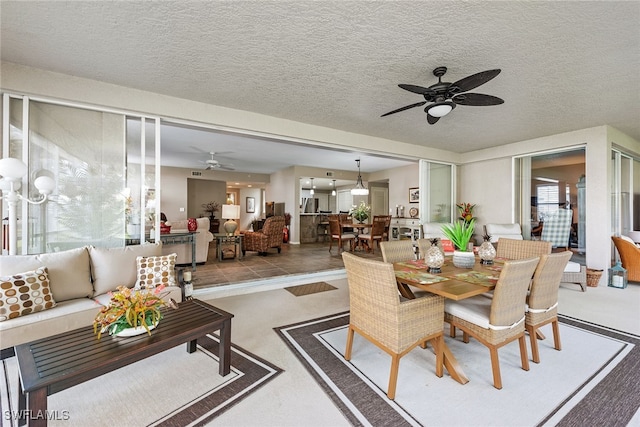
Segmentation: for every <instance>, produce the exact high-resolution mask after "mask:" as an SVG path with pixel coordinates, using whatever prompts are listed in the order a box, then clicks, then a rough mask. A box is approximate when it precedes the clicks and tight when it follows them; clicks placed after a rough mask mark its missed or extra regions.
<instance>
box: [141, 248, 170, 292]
mask: <svg viewBox="0 0 640 427" xmlns="http://www.w3.org/2000/svg"><path fill="white" fill-rule="evenodd" d="M176 258H177V255H176V254H169V255H162V256H149V257H143V256H139V257H138V258H137V259H136V263H137V265H138V281H137V283H136V287H140V288H147V289H152V288H155V287H156V286H160V285H165V286H176V276H175V269H176Z"/></svg>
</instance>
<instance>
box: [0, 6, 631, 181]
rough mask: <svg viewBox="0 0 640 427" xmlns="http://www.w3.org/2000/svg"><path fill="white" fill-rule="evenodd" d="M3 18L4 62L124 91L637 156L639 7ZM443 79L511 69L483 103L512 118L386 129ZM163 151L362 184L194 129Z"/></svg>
mask: <svg viewBox="0 0 640 427" xmlns="http://www.w3.org/2000/svg"><path fill="white" fill-rule="evenodd" d="M0 7H1V33H0V36H1V40H2V44H1V45H0V49H1V59H2V60H3V61H9V62H15V63H18V64H24V65H28V66H33V67H37V68H43V69H48V70H52V71H56V72H60V73H64V74H70V75H74V76H80V77H86V78H90V79H96V80H101V81H105V82H109V83H114V84H117V85H122V86H126V87H132V88H138V89H142V90H148V91H152V92H157V93H163V94H167V95H172V96H176V97H180V98H186V99H191V100H196V101H201V102H205V103H210V104H215V105H220V106H225V107H230V108H234V109H239V110H247V111H253V112H258V113H261V114H266V115H270V116H274V117H280V118H286V119H289V120H294V121H299V122H304V123H310V124H314V125H319V126H326V127H330V128H336V129H341V130H344V131H349V132H355V133H360V134H366V135H373V136H376V137H382V138H388V139H390V140H396V141H402V142H406V143H411V144H416V145H423V146H429V147H434V148H439V149H444V150H449V151H453V152H460V153H461V152H467V151H472V150H478V149H482V148H486V147H493V146H499V145H502V144H506V143H510V142H516V141H522V140H528V139H532V138H537V137H541V136H546V135H553V134H558V133H562V132H567V131H573V130H577V129H583V128H589V127H594V126H600V125H611V126H613V127H615V128H617V129H619V130H620V131H622V132H624V133H625V134H627V135H629V136H631V137H633V138H635V139H636V140H639V141H640V72H639V70H640V25H639V22H640V2H639V1H623V2H613V1H602V2H597V1H596V2H583V1H572V2H568V1H553V2H521V1H517V2H516V1H478V2H460V1H442V2H441V1H262V0H261V1H225V2H222V1H167V2H146V1H145V2H143V1H123V2H107V1H84V2H75V1H73V2H68V1H53V2H51V1H50V2H47V1H38V2H35V1H6V0H3V1H2V2H1V5H0ZM438 66H446V67H448V70H449V71H448V72H447V74H446V75H445V78H444V80H445V81H450V82H453V81H457V80H459V79H461V78H463V77H466V76H468V75H471V74H474V73H477V72H480V71H484V70H488V69H493V68H500V69H501V70H502V72H501V73H500V74H499V75H498V76H497V77H496V78H495V79H493V80H491V81H490V82H488V83H486V84H484V85H482V86H480V87H479V88H477V89H474V90H472V92H479V93H486V94H490V95H494V96H498V97H500V98H502V99H504V100H505V103H504V104H502V105H499V106H491V107H470V106H462V105H461V106H459V107H458V108H456V109H455V110H454V111H453V112H451V113H450V114H449V115H448V116H446V117H444V118H442V119H440V121H439V122H438V123H436V124H435V125H429V124H427V122H426V114H425V113H424V112H423V108H414V109H410V110H407V111H404V112H400V113H397V114H393V115H390V116H387V117H383V118H381V117H380V115H381V114H383V113H386V112H388V111H391V110H394V109H396V108H399V107H402V106H405V105H408V104H413V103H416V102H419V101H421V100H423V98H422V97H421V96H420V95H417V94H414V93H411V92H407V91H405V90H402V89H400V88H398V86H397V85H398V84H399V83H406V84H414V85H419V86H430V85H431V84H433V83H435V82H436V81H437V79H436V78H435V77H434V76H433V74H432V70H433V69H434V68H435V67H438ZM163 139H165V145H163V154H166V158H167V159H173V160H172V161H173V162H174V165H175V166H180V165H181V166H184V167H196V166H198V165H200V166H202V163H199V160H200V159H202V158H206V157H208V155H207V154H203V152H204V153H206V152H208V151H216V152H230V153H227V154H225V155H224V156H223V157H224V158H223V159H222V161H223V162H224V163H233V164H234V165H235V167H236V169H237V170H243V171H249V170H253V171H254V172H255V173H258V172H260V171H262V170H265V171H266V170H268V169H269V168H271V169H273V168H280V167H281V166H285V167H286V166H288V165H289V164H309V165H313V166H319V167H325V168H328V169H334V168H335V169H346V170H350V169H355V161H354V160H355V159H356V158H358V157H363V153H349V154H348V155H341V156H336V155H335V151H333V152H332V151H327V150H318V151H309V149H308V148H305V149H304V150H302V151H298V150H299V149H300V147H296V146H287V147H285V149H284V150H282V147H281V146H272V145H271V142H269V141H265V140H253V141H249V140H248V139H247V138H241V137H239V136H233V135H216V134H213V133H211V132H206V133H203V132H195V131H193V132H186V130H185V129H182V128H174V129H163ZM172 150H174V151H175V152H176V155H175V156H173V155H171V151H172ZM165 151H166V153H165ZM245 160H246V161H247V164H243V163H242V162H243V161H245ZM375 161H376V159H375V158H374V159H371V160H370V161H369V159H365V158H364V157H363V161H362V168H363V171H374V170H378V169H377V168H380V169H385V168H388V167H393V166H395V163H392V162H390V161H389V160H384V159H383V161H380V162H379V163H380V166H378V165H374V162H375ZM304 162H306V163H304ZM341 162H342V163H341ZM187 163H188V164H187ZM276 163H277V164H276ZM399 164H402V163H399ZM390 165H391V166H390ZM260 168H262V169H260Z"/></svg>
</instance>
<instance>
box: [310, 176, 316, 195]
mask: <svg viewBox="0 0 640 427" xmlns="http://www.w3.org/2000/svg"><path fill="white" fill-rule="evenodd" d="M309 194H311V195H312V196H313V195H314V194H315V191H314V190H313V178H311V190H309Z"/></svg>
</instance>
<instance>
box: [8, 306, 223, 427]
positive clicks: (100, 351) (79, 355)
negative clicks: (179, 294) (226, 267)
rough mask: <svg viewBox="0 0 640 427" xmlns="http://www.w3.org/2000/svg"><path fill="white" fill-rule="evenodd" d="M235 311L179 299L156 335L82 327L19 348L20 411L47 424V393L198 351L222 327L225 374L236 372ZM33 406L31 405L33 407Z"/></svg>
mask: <svg viewBox="0 0 640 427" xmlns="http://www.w3.org/2000/svg"><path fill="white" fill-rule="evenodd" d="M232 317H233V315H232V314H230V313H227V312H225V311H223V310H220V309H218V308H216V307H213V306H211V305H209V304H207V303H205V302H202V301H199V300H189V301H185V302H182V303H180V304H179V308H178V309H177V310H173V309H163V319H162V320H161V321H160V324H159V325H158V327H157V328H156V329H154V330H153V331H151V336H149V335H148V334H146V333H145V334H142V335H138V336H135V337H129V338H118V337H112V336H109V335H106V334H105V335H103V336H102V338H101V339H100V340H98V339H97V337H96V335H94V333H93V327H92V326H90V327H86V328H80V329H76V330H73V331H69V332H66V333H63V334H59V335H54V336H52V337H48V338H43V339H40V340H37V341H33V342H30V343H28V344H21V345H18V346H16V347H15V353H16V357H17V359H18V368H19V371H20V379H19V384H18V387H19V390H18V392H19V395H20V402H19V408H18V409H19V411H20V414H23V415H24V416H23V417H22V419H21V420H20V425H23V424H25V423H26V421H27V419H28V418H30V419H29V421H30V422H29V425H30V426H46V425H47V417H46V416H42V414H47V412H46V411H47V396H49V395H51V394H54V393H57V392H59V391H62V390H64V389H66V388H69V387H72V386H74V385H78V384H80V383H82V382H84V381H88V380H90V379H92V378H96V377H98V376H100V375H103V374H106V373H109V372H111V371H113V370H115V369H118V368H121V367H123V366H126V365H129V364H131V363H134V362H137V361H139V360H142V359H145V358H147V357H149V356H153V355H154V354H157V353H160V352H162V351H165V350H168V349H170V348H173V347H175V346H177V345H180V344H183V343H187V351H188V352H189V353H193V352H194V351H196V344H197V339H198V338H199V337H202V336H204V335H206V334H208V333H211V332H214V331H217V330H219V331H220V350H219V353H218V356H219V359H220V360H219V373H220V375H222V376H225V375H227V374H228V373H229V372H230V358H231V318H232ZM27 405H28V406H27Z"/></svg>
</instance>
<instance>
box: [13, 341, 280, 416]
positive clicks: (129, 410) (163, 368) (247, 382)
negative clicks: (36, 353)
mask: <svg viewBox="0 0 640 427" xmlns="http://www.w3.org/2000/svg"><path fill="white" fill-rule="evenodd" d="M231 350H232V351H231V373H230V374H228V375H226V376H224V377H221V376H220V375H219V374H218V357H217V354H218V339H217V337H216V336H214V335H207V336H206V337H202V338H199V339H198V347H197V351H196V352H194V353H191V354H189V353H187V351H186V344H185V345H180V346H178V347H175V348H173V349H170V350H167V351H164V352H162V353H159V354H157V355H155V356H152V357H149V358H147V359H144V360H142V361H140V362H136V363H134V364H131V365H128V366H126V367H124V368H121V369H118V370H115V371H113V372H110V373H108V374H106V375H103V376H101V377H98V378H95V379H93V380H90V381H87V382H85V383H82V384H80V385H77V386H75V387H71V388H69V389H66V390H63V391H61V392H59V393H55V394H53V395H51V396H49V398H48V400H47V409H48V412H47V414H46V415H47V416H48V417H49V425H50V426H65V427H67V426H68V427H71V426H83V427H93V426H202V425H206V424H207V423H208V422H211V420H213V419H214V418H215V417H217V416H218V415H219V414H221V413H223V412H224V411H226V410H227V409H229V408H230V407H232V406H233V405H235V404H236V403H238V402H240V401H241V400H242V399H243V398H245V397H246V396H248V395H249V394H251V393H252V392H253V391H255V390H257V389H258V388H259V387H261V386H262V385H264V384H265V383H267V382H268V381H270V380H271V379H273V378H274V377H275V376H277V375H278V374H279V373H280V372H282V370H281V369H279V368H278V367H276V366H274V365H272V364H271V363H269V362H267V361H265V360H263V359H261V358H259V357H257V356H256V355H254V354H251V353H249V352H247V351H245V350H243V349H242V348H240V347H238V346H236V345H232V347H231ZM0 381H1V384H0V394H1V398H0V413H2V427H15V426H17V425H18V423H17V421H16V420H15V417H14V416H12V415H15V414H16V412H17V411H18V404H17V402H18V400H17V384H18V369H17V362H16V358H15V357H10V358H7V359H4V360H2V366H1V367H0Z"/></svg>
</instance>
